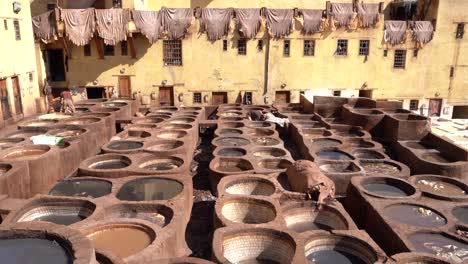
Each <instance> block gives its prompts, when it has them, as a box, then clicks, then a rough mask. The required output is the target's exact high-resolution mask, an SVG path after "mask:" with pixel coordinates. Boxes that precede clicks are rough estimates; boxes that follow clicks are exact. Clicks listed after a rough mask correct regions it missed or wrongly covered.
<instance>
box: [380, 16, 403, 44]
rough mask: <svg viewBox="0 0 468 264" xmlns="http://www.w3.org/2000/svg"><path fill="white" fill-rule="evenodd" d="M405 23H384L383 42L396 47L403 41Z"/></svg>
mask: <svg viewBox="0 0 468 264" xmlns="http://www.w3.org/2000/svg"><path fill="white" fill-rule="evenodd" d="M405 37H406V21H397V20H387V21H385V32H384V40H385V42H389V43H390V44H392V45H398V44H400V43H402V42H403V41H404V40H405Z"/></svg>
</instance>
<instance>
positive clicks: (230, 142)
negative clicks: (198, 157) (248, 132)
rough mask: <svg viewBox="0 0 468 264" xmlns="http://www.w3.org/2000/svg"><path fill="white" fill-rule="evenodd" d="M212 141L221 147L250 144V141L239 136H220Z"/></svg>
mask: <svg viewBox="0 0 468 264" xmlns="http://www.w3.org/2000/svg"><path fill="white" fill-rule="evenodd" d="M214 143H215V144H216V145H218V146H222V147H240V146H246V145H249V144H250V141H249V140H248V139H245V138H241V137H220V138H217V139H215V140H214Z"/></svg>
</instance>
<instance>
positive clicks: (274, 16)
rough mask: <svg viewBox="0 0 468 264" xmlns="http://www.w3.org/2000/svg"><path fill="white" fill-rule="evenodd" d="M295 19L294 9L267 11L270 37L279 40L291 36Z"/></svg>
mask: <svg viewBox="0 0 468 264" xmlns="http://www.w3.org/2000/svg"><path fill="white" fill-rule="evenodd" d="M293 18H294V10H292V9H267V10H266V26H267V29H268V33H269V34H270V36H272V37H273V38H277V39H279V38H284V37H286V36H288V35H289V34H291V30H292V26H293Z"/></svg>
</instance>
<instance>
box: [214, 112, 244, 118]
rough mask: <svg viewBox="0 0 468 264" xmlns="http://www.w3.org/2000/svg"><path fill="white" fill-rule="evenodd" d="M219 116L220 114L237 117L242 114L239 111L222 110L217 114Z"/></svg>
mask: <svg viewBox="0 0 468 264" xmlns="http://www.w3.org/2000/svg"><path fill="white" fill-rule="evenodd" d="M219 116H222V117H239V116H242V113H241V112H234V111H232V112H222V113H220V114H219Z"/></svg>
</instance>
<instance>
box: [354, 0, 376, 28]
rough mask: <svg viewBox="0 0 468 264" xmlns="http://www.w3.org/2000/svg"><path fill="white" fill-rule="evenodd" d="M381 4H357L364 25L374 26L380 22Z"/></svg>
mask: <svg viewBox="0 0 468 264" xmlns="http://www.w3.org/2000/svg"><path fill="white" fill-rule="evenodd" d="M379 10H380V4H364V3H358V4H357V14H358V18H359V20H360V21H361V24H362V26H363V27H370V26H374V25H375V24H377V22H379Z"/></svg>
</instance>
